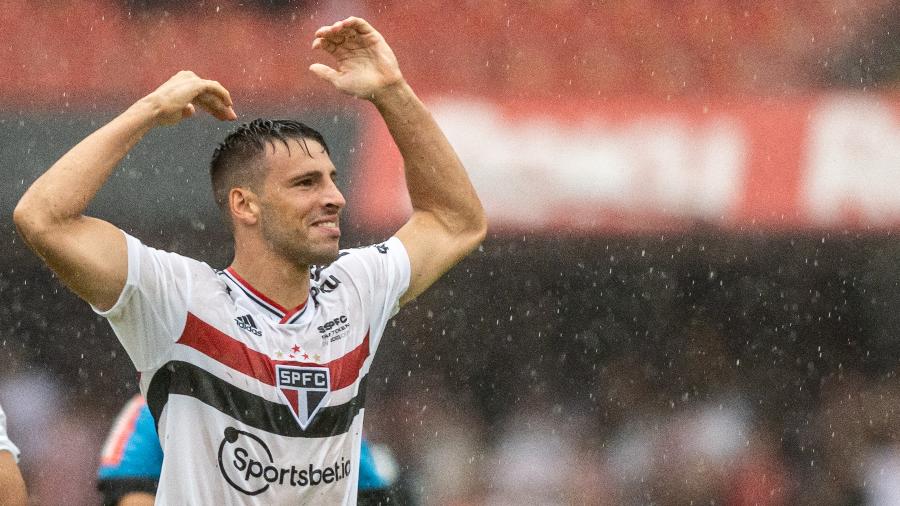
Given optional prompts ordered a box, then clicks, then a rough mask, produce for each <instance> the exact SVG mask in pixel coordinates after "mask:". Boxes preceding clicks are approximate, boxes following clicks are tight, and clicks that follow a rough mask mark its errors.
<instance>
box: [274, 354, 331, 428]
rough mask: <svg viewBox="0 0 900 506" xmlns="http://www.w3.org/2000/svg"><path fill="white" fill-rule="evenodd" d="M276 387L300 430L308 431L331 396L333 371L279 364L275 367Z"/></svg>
mask: <svg viewBox="0 0 900 506" xmlns="http://www.w3.org/2000/svg"><path fill="white" fill-rule="evenodd" d="M275 386H276V387H278V395H280V396H281V398H282V399H283V400H284V401H285V402H286V403H287V405H288V406H289V407H290V408H291V413H293V414H294V418H296V419H297V423H299V424H300V428H301V429H303V430H306V427H307V426H309V424H310V422H312V419H313V417H315V416H316V413H318V412H319V408H321V407H322V406H324V405H325V403H326V402H327V401H328V398H329V397H330V396H331V371H329V370H328V368H327V367H306V366H297V365H281V364H278V365H276V366H275Z"/></svg>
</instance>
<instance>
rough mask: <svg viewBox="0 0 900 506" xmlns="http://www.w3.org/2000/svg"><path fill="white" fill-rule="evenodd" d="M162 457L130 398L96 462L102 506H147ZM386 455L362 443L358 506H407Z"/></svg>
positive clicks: (142, 409) (147, 420)
mask: <svg viewBox="0 0 900 506" xmlns="http://www.w3.org/2000/svg"><path fill="white" fill-rule="evenodd" d="M162 463H163V453H162V446H161V445H160V443H159V436H157V434H156V425H155V423H154V422H153V415H151V414H150V409H149V408H148V407H147V402H146V400H144V398H143V397H142V396H140V395H135V396H134V397H132V398H131V400H130V401H128V403H126V404H125V406H124V407H123V408H122V410H121V411H120V412H119V414H118V416H116V419H115V421H114V422H113V426H112V428H111V429H110V432H109V435H108V436H107V438H106V442H105V443H104V445H103V450H102V454H101V456H100V467H99V469H98V472H97V488H98V489H99V490H100V493H101V494H103V504H104V506H151V505H152V504H153V502H154V500H155V498H156V487H157V486H158V484H159V476H160V473H161V472H162ZM397 476H398V465H397V462H396V461H395V460H394V459H393V455H392V454H391V453H390V450H389V449H387V448H386V447H384V446H382V445H375V446H374V447H373V446H372V445H370V444H369V443H368V442H367V441H366V440H363V444H362V448H361V450H360V465H359V497H358V499H357V503H356V504H357V505H358V506H378V505H388V504H405V505H410V504H412V501H411V499H410V496H409V493H408V492H407V491H406V489H405V487H404V486H403V483H400V482H398V481H397Z"/></svg>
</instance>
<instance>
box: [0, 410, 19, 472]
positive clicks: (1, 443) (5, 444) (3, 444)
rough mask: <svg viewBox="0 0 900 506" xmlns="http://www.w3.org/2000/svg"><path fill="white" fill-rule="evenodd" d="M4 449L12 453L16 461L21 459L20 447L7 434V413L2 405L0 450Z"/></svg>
mask: <svg viewBox="0 0 900 506" xmlns="http://www.w3.org/2000/svg"><path fill="white" fill-rule="evenodd" d="M2 451H7V452H9V453H12V455H13V457H14V458H15V459H16V462H18V461H19V448H18V447H17V446H16V445H14V444H13V442H12V441H10V440H9V437H7V435H6V413H4V412H3V407H2V406H0V452H2Z"/></svg>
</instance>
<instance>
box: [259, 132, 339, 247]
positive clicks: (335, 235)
mask: <svg viewBox="0 0 900 506" xmlns="http://www.w3.org/2000/svg"><path fill="white" fill-rule="evenodd" d="M273 144H274V150H272V149H268V150H267V151H266V156H265V160H264V162H263V163H264V164H265V167H266V169H265V175H264V177H263V181H262V185H261V186H262V187H261V191H260V192H259V203H260V230H261V233H262V235H263V238H264V239H265V240H266V241H267V242H268V243H269V246H270V247H271V248H273V250H274V251H275V252H276V253H278V254H280V255H282V256H284V257H285V258H288V259H291V260H292V261H294V262H297V263H298V264H301V265H313V264H326V263H330V262H332V261H334V260H335V259H336V258H337V255H338V242H339V240H340V237H341V231H340V221H339V220H340V211H341V209H342V208H343V207H344V204H346V201H345V200H344V196H343V195H342V194H341V192H340V190H338V188H337V186H336V185H335V177H336V171H335V168H334V164H333V163H331V158H330V157H329V156H328V154H327V153H325V148H323V147H322V145H321V144H319V143H318V142H316V141H313V140H307V141H306V146H307V147H308V148H309V151H308V152H307V150H306V149H304V147H303V146H302V145H301V143H300V141H297V140H293V139H291V140H288V145H289V146H290V149H288V148H287V147H286V146H285V145H284V143H282V142H280V141H276V142H274V143H273Z"/></svg>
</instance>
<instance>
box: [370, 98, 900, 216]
mask: <svg viewBox="0 0 900 506" xmlns="http://www.w3.org/2000/svg"><path fill="white" fill-rule="evenodd" d="M429 107H430V108H431V110H432V112H433V113H434V116H435V118H436V119H437V121H438V123H440V125H441V126H442V127H443V129H444V131H445V132H446V134H447V136H448V137H449V139H450V142H451V143H452V144H453V146H454V147H455V148H456V150H457V152H458V153H459V156H460V158H461V159H462V161H463V163H464V164H465V165H466V167H467V169H468V171H469V173H470V175H471V177H472V180H473V182H474V183H475V186H476V187H477V189H478V191H479V194H480V195H481V197H482V201H483V203H484V205H485V207H486V209H487V212H488V215H489V218H490V221H491V225H492V227H493V228H494V229H495V230H500V231H510V232H512V231H543V232H547V233H558V232H572V233H591V232H595V231H596V232H611V231H633V232H641V231H657V230H672V229H676V230H677V229H684V228H686V227H691V226H695V225H706V226H717V227H722V228H725V229H732V230H744V229H767V230H795V229H882V228H885V229H886V228H893V227H896V226H898V225H900V99H898V97H896V96H894V97H888V96H878V95H863V94H843V95H822V96H804V97H788V98H785V97H779V98H752V99H740V100H728V99H723V98H717V99H714V100H708V101H707V100H701V99H697V100H673V101H651V100H646V99H624V98H623V99H621V100H609V101H601V100H596V101H593V102H589V101H587V102H577V101H572V100H569V99H564V100H560V101H553V100H548V101H542V102H527V103H522V102H508V103H506V102H490V101H482V100H480V99H455V98H444V99H439V100H432V101H429ZM362 132H363V133H362V139H363V145H362V152H363V153H365V154H366V155H365V157H364V158H363V159H361V160H360V165H361V167H360V168H361V170H360V172H358V175H357V178H356V179H357V180H356V184H354V185H353V188H354V190H357V191H358V192H357V193H356V194H355V195H354V197H355V198H354V203H353V205H354V207H355V213H354V214H356V213H358V214H357V216H360V217H365V218H364V219H363V220H361V224H365V225H367V226H370V227H372V228H373V229H380V228H386V227H390V226H395V225H396V224H398V223H400V222H402V220H403V219H404V218H405V217H406V216H407V215H408V213H409V210H410V207H409V204H408V199H407V198H406V197H405V196H404V193H405V192H404V189H403V184H404V182H403V176H402V170H401V166H402V162H401V159H400V156H399V153H398V152H397V150H396V148H395V147H394V146H393V143H392V142H391V141H390V138H389V137H388V134H387V131H386V129H385V128H384V127H383V125H381V123H380V121H379V120H378V119H377V118H374V117H372V118H370V120H369V124H368V125H367V126H364V127H363V128H362ZM359 178H362V180H361V181H360V179H359ZM362 192H364V193H362ZM401 201H402V202H406V205H405V206H397V205H396V202H401Z"/></svg>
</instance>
